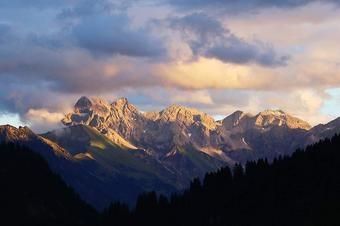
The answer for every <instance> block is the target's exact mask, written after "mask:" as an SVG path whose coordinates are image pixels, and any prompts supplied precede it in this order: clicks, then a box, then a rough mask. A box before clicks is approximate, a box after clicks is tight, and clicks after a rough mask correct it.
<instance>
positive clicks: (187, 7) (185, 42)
mask: <svg viewBox="0 0 340 226" xmlns="http://www.w3.org/2000/svg"><path fill="white" fill-rule="evenodd" d="M339 40H340V0H322V1H321V0H271V1H269V0H235V1H230V0H209V1H208V0H186V1H182V0H143V1H141V0H125V1H122V0H34V1H33V0H32V1H27V0H2V1H1V2H0V124H7V123H9V124H13V125H16V126H18V125H28V126H30V127H31V128H32V129H33V130H34V131H37V132H43V131H47V130H50V129H53V128H57V127H59V126H61V125H60V120H61V118H62V117H63V116H64V114H65V113H66V112H68V111H70V110H71V109H72V107H73V105H74V103H75V102H76V100H77V99H78V98H79V97H80V96H83V95H85V96H101V97H103V98H106V99H107V100H108V101H113V100H114V99H116V98H118V97H127V98H128V99H129V101H130V102H131V103H133V104H135V105H136V106H137V107H138V108H139V109H140V110H142V111H153V110H161V109H162V108H164V107H166V106H168V105H170V104H174V103H176V104H181V105H185V106H189V107H195V108H198V109H200V110H202V111H204V112H206V113H209V114H211V115H213V116H214V117H216V118H223V117H224V116H226V115H229V114H230V113H232V112H234V111H236V110H242V111H245V112H251V113H257V112H259V111H263V110H265V109H282V110H284V111H286V112H288V113H290V114H292V115H295V116H298V117H300V118H302V119H304V120H306V121H308V122H309V123H311V124H312V125H316V124H319V123H325V122H327V121H329V120H332V119H334V118H336V117H338V116H340V51H339V49H340V43H339Z"/></svg>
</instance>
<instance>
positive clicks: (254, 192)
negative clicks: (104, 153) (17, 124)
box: [0, 135, 340, 226]
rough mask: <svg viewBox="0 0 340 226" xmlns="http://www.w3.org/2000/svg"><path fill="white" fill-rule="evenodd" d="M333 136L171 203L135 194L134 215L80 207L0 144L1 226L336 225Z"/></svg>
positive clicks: (118, 207) (43, 169)
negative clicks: (136, 197)
mask: <svg viewBox="0 0 340 226" xmlns="http://www.w3.org/2000/svg"><path fill="white" fill-rule="evenodd" d="M339 150H340V136H339V135H337V136H335V137H333V138H332V139H326V140H324V141H321V142H319V143H316V144H314V145H312V146H309V147H308V148H306V150H304V151H302V150H297V151H296V152H295V153H294V154H293V155H292V156H291V157H282V158H278V159H275V160H274V161H273V163H272V164H269V163H268V162H267V161H266V160H258V161H257V162H248V163H247V164H246V166H245V167H244V168H243V167H241V166H240V165H236V166H235V167H234V168H233V170H230V169H229V168H228V167H225V168H221V169H220V170H218V171H216V172H214V173H208V174H206V176H205V177H204V179H203V180H202V181H200V180H198V179H195V180H193V181H192V183H191V186H190V187H189V188H188V189H187V190H186V191H184V192H183V193H182V194H177V195H172V196H171V198H169V199H168V198H166V197H164V196H160V197H159V196H157V195H156V194H155V193H154V192H151V193H145V194H142V195H141V196H139V198H138V201H137V204H136V207H135V208H134V209H133V210H129V208H128V207H127V206H126V205H124V204H120V203H114V204H112V205H111V207H110V208H109V209H107V210H106V211H105V212H104V213H101V214H99V213H97V212H95V211H94V210H93V209H91V208H90V207H89V206H87V205H86V204H84V203H83V202H82V201H81V200H80V199H79V198H78V196H77V195H75V193H74V192H73V191H72V190H71V189H70V188H68V187H67V186H66V185H65V184H64V183H63V182H62V181H61V179H60V178H59V177H58V176H56V175H54V174H53V173H52V172H51V171H50V170H49V168H48V165H47V163H45V162H44V160H43V159H42V158H41V157H40V156H39V155H38V154H36V153H34V152H32V151H30V150H28V149H26V148H22V147H19V146H15V145H12V144H2V145H0V153H1V159H0V173H1V174H0V180H1V186H0V189H1V191H0V199H1V202H0V205H1V210H2V211H1V220H2V222H10V223H6V224H4V225H20V224H21V225H60V226H62V225H104V226H106V225H107V226H109V225H124V226H125V225H148V226H153V225H164V226H167V225H169V226H170V225H171V226H176V225H183V226H184V225H185V226H187V225H214V226H219V225H232V226H237V225H242V226H247V225H251V226H253V225H255V226H256V225H259V226H260V225H261V226H266V225H299V226H301V225H302V226H303V225H322V226H324V225H339V224H340V219H339V215H340V176H339V173H340V152H339Z"/></svg>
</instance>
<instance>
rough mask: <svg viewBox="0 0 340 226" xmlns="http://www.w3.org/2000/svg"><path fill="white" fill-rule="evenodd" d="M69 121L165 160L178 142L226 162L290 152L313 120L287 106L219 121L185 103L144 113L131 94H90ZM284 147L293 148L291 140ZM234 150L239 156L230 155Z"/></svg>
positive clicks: (68, 118) (84, 98)
mask: <svg viewBox="0 0 340 226" xmlns="http://www.w3.org/2000/svg"><path fill="white" fill-rule="evenodd" d="M63 123H64V124H65V125H67V126H68V125H77V124H85V125H89V126H91V127H94V128H96V129H97V130H98V131H100V132H101V133H102V134H104V135H106V136H107V137H108V138H110V139H112V140H114V141H115V142H120V143H122V144H124V145H126V146H127V147H130V148H138V149H143V150H145V151H146V152H147V153H148V154H150V155H152V156H155V157H157V158H159V159H165V158H169V156H175V155H171V153H175V151H174V148H176V147H184V146H191V147H194V148H195V149H196V150H197V151H199V152H202V153H205V154H207V155H209V156H211V157H214V158H219V159H220V160H222V161H226V159H228V161H229V163H230V162H233V160H235V161H240V160H241V161H243V160H244V159H253V158H257V157H258V156H260V157H268V158H273V157H275V156H277V155H280V154H286V153H289V152H290V151H291V150H293V148H295V147H297V146H298V143H299V142H298V141H295V140H294V138H296V139H298V138H299V137H300V133H301V134H302V133H304V132H305V131H308V130H309V129H310V128H311V126H310V125H309V124H308V123H307V122H305V121H303V120H301V119H298V118H296V117H293V116H291V115H289V114H287V113H285V112H283V111H281V110H266V111H263V112H260V113H258V114H257V115H251V114H249V113H244V112H241V111H236V112H234V113H233V114H231V115H229V116H228V117H226V118H225V119H223V120H221V121H215V120H214V119H213V118H212V117H211V116H209V115H208V114H206V113H203V112H200V111H198V110H196V109H193V108H187V107H183V106H180V105H171V106H169V107H167V108H166V109H164V110H161V111H159V112H141V111H139V110H138V109H137V108H136V107H135V106H134V105H132V104H130V103H129V102H128V100H127V99H126V98H119V99H117V100H115V101H113V102H112V103H111V104H108V103H107V102H106V101H105V100H103V99H100V98H87V97H81V98H80V99H79V100H78V101H77V103H76V104H75V106H74V111H73V112H72V113H69V114H67V115H66V117H65V118H64V119H63ZM271 132H272V133H273V134H277V136H278V137H277V139H272V137H271V136H269V135H270V134H272V133H271ZM297 134H298V135H297ZM259 136H260V137H261V139H260V138H259ZM255 137H257V138H259V139H258V140H257V139H255ZM287 137H288V138H291V139H292V140H291V142H292V143H291V147H288V150H283V148H281V147H280V146H282V145H281V142H282V143H284V144H286V140H287V139H288V138H287ZM293 137H294V138H293ZM274 141H275V142H274ZM266 144H268V145H267V146H268V147H266V146H264V147H265V149H268V150H269V151H266V154H268V153H269V154H268V156H263V155H262V154H261V155H258V152H261V153H262V152H263V151H262V150H261V151H260V150H257V149H258V148H259V147H261V146H262V145H266ZM283 146H284V148H285V149H287V145H283ZM245 150H248V152H247V154H246V155H247V157H245V158H243V157H242V158H238V157H235V156H234V155H235V151H241V152H244V151H245ZM229 154H230V155H232V156H234V158H229V157H230V156H228V155H229ZM226 156H227V158H226ZM251 156H252V157H251ZM230 159H233V160H230Z"/></svg>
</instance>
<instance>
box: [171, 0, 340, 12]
mask: <svg viewBox="0 0 340 226" xmlns="http://www.w3.org/2000/svg"><path fill="white" fill-rule="evenodd" d="M165 1H166V2H167V3H168V4H170V5H173V6H175V7H177V8H178V9H183V10H192V9H202V8H214V9H218V10H222V11H227V12H229V13H242V12H247V11H257V10H260V9H263V8H293V7H299V6H304V5H307V4H309V3H315V2H320V3H333V4H340V1H339V0H234V1H232V0H209V1H206V0H185V1H182V0H165Z"/></svg>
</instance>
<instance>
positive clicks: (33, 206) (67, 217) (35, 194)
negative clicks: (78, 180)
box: [0, 143, 99, 226]
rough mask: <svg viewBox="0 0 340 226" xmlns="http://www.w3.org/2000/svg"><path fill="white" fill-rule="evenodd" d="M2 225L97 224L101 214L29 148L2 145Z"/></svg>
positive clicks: (0, 207)
mask: <svg viewBox="0 0 340 226" xmlns="http://www.w3.org/2000/svg"><path fill="white" fill-rule="evenodd" d="M0 156H1V158H0V181H1V185H0V209H1V213H0V216H1V225H41V226H46V225H52V226H57V225H58V226H59V225H60V226H63V225H74V226H76V225H91V226H93V225H95V224H96V223H97V221H98V220H99V219H98V214H97V213H96V212H95V210H94V209H93V208H92V207H90V206H89V205H87V204H85V203H84V202H83V201H82V200H80V198H79V197H78V195H77V194H76V193H74V192H73V190H72V189H71V188H69V187H67V186H66V184H65V183H64V182H63V181H62V180H61V178H60V177H59V176H57V175H55V174H54V173H52V171H51V170H50V168H49V167H48V164H47V163H46V162H45V160H44V159H43V158H42V157H41V156H40V155H39V154H37V153H35V152H33V151H31V150H30V149H28V148H25V147H22V146H19V145H14V144H11V143H7V144H0Z"/></svg>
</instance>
